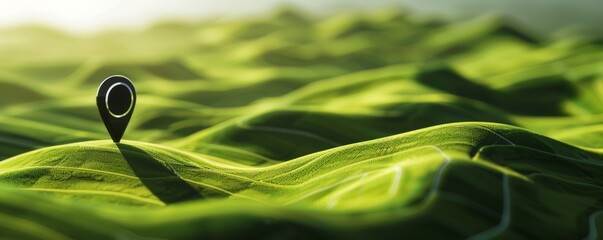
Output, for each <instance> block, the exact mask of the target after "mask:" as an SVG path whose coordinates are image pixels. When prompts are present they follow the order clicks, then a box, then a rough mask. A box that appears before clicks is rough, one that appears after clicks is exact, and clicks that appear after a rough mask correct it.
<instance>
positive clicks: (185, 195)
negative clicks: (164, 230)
mask: <svg viewBox="0 0 603 240" xmlns="http://www.w3.org/2000/svg"><path fill="white" fill-rule="evenodd" d="M116 145H117V148H118V149H119V151H120V152H121V155H122V156H123V157H124V159H125V160H126V162H127V163H128V165H130V167H131V168H132V171H133V172H134V174H135V175H136V176H137V177H138V178H140V181H141V182H142V184H144V185H145V186H146V187H147V188H148V189H149V190H150V191H151V192H152V193H153V194H154V195H155V196H157V198H159V200H161V201H162V202H164V203H166V204H170V203H177V202H182V201H188V200H193V199H201V198H204V197H203V196H202V195H201V193H200V190H197V189H195V188H194V187H193V186H192V185H190V184H189V183H188V182H186V181H185V180H183V179H181V178H180V176H178V175H177V174H176V173H175V171H174V170H173V169H170V168H168V167H167V166H166V165H164V164H162V163H161V162H159V161H158V160H157V159H155V158H154V157H152V156H151V155H149V154H148V153H146V152H145V151H143V150H141V149H139V148H137V147H134V146H132V145H128V144H124V143H116Z"/></svg>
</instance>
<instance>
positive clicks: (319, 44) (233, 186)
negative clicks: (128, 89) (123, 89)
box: [0, 10, 603, 239]
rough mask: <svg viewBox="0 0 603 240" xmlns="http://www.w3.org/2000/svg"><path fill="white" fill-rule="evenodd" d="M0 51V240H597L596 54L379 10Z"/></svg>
mask: <svg viewBox="0 0 603 240" xmlns="http://www.w3.org/2000/svg"><path fill="white" fill-rule="evenodd" d="M0 35H1V36H2V38H0V60H1V61H0V239H212V238H224V239H243V238H245V239H249V238H251V239H258V238H259V239H383V238H392V239H401V238H408V239H490V238H499V239H601V238H603V216H602V215H603V104H602V103H603V42H602V41H599V40H593V39H589V38H585V37H578V36H565V37H558V38H556V39H549V38H543V37H539V36H533V35H531V34H530V33H529V32H525V31H522V30H521V29H520V28H518V27H517V26H515V25H513V24H512V23H511V22H509V21H506V20H505V19H503V18H500V17H496V16H484V17H480V18H477V19H472V20H469V21H464V22H447V21H443V20H438V19H434V18H426V17H417V16H415V15H411V14H409V13H407V12H404V11H399V10H388V11H379V12H374V13H370V14H368V13H367V14H354V13H349V14H342V15H337V16H332V17H328V18H317V17H309V16H306V15H305V14H301V13H298V12H295V11H292V10H281V11H276V12H274V13H273V14H271V15H266V16H258V17H253V18H246V19H239V20H226V21H225V20H220V21H218V20H207V21H201V22H198V23H180V22H161V23H158V24H155V25H153V26H152V27H149V28H147V29H145V30H140V31H131V30H128V31H126V30H114V31H107V32H102V33H98V34H95V35H87V36H76V35H71V34H68V33H64V32H61V31H58V30H54V29H50V28H46V27H40V26H21V27H15V28H6V29H2V30H0ZM115 74H122V75H126V76H127V77H129V78H130V79H131V80H132V81H133V82H134V84H135V85H136V88H137V92H138V101H137V105H136V109H135V111H134V114H133V116H132V120H131V121H130V124H129V127H128V129H127V131H126V133H125V135H124V138H123V139H124V140H122V143H120V144H115V143H113V142H112V141H111V140H110V137H109V135H108V133H107V132H106V130H105V127H104V125H103V123H102V121H101V119H100V117H99V115H98V110H97V108H96V104H95V93H96V89H97V87H98V85H99V84H100V82H101V81H102V80H103V79H105V78H106V77H108V76H110V75H115Z"/></svg>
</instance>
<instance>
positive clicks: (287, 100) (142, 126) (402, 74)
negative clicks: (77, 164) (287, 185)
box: [0, 0, 603, 160]
mask: <svg viewBox="0 0 603 240" xmlns="http://www.w3.org/2000/svg"><path fill="white" fill-rule="evenodd" d="M601 9H602V8H601V6H600V4H599V3H598V2H597V1H595V0H575V1H561V0H547V1H544V0H524V1H519V0H505V1H492V0H423V1H410V0H372V1H359V0H330V1H302V0H289V1H276V0H257V1H253V3H251V2H250V1H243V0H238V1H234V0H231V1H193V0H170V1H167V0H162V1H152V2H149V1H142V0H133V1H107V0H103V1H101V0H94V1H75V0H58V1H33V0H22V1H3V0H0V36H1V37H0V136H1V137H4V140H2V139H1V138H0V142H1V141H4V142H5V143H6V145H4V146H3V149H8V150H4V152H1V153H0V154H1V156H0V157H10V156H14V155H16V154H20V153H24V152H27V151H30V150H32V149H36V148H39V147H44V146H53V145H58V144H64V143H70V142H78V141H86V140H95V139H106V138H107V135H106V131H105V129H104V126H103V125H102V124H101V123H100V121H99V118H98V110H97V109H96V106H95V102H94V96H95V93H96V90H97V87H98V84H99V83H100V82H101V81H102V80H103V79H105V78H106V77H108V76H111V75H116V74H119V75H125V76H128V77H129V78H130V79H132V80H133V81H134V82H135V85H136V90H137V93H138V96H139V98H138V104H137V107H136V111H135V112H134V116H133V117H132V121H131V122H130V124H129V127H128V132H127V133H126V135H125V136H126V137H125V138H126V139H132V140H138V141H147V142H153V143H160V144H168V145H172V146H178V147H182V148H183V149H187V150H192V151H201V150H200V149H201V148H202V147H204V146H206V145H207V144H208V143H211V144H221V145H229V146H232V147H235V148H246V149H248V150H249V151H252V152H256V153H259V154H262V155H264V156H267V157H270V158H272V159H281V160H282V159H291V158H294V157H299V156H303V155H305V154H308V153H312V152H316V151H320V150H324V149H328V148H332V147H334V146H338V145H343V144H349V143H354V142H360V141H366V140H370V139H375V138H380V137H385V136H390V135H394V134H399V133H402V132H407V131H411V130H415V129H420V128H424V127H429V126H434V125H438V124H444V123H450V122H462V121H489V122H498V123H505V124H511V125H516V126H521V127H525V128H528V129H530V130H533V131H536V132H539V133H542V134H550V135H552V134H553V133H552V132H553V131H555V130H558V129H562V128H571V127H575V126H576V125H579V124H577V121H576V119H578V118H579V119H581V120H583V119H587V120H588V124H593V125H596V124H599V123H600V122H603V120H601V119H603V118H599V117H598V114H600V113H602V112H603V105H602V104H601V101H603V100H601V99H603V78H602V77H601V76H603V72H602V71H601V67H600V66H601V63H603V54H602V52H603V44H602V42H601V41H600V40H597V39H598V38H599V37H600V36H602V30H601V29H600V28H599V27H598V24H599V23H601V22H603V21H602V20H603V19H602V16H601V14H599V13H600V12H601ZM434 112H435V113H438V117H437V118H434V117H433V113H434ZM575 118H576V119H575ZM243 120H245V121H251V122H253V124H256V125H262V126H268V127H267V128H268V129H272V130H274V129H275V128H276V129H277V130H274V131H265V129H264V131H261V132H262V133H263V135H259V134H257V131H254V130H253V129H248V128H246V127H245V126H244V125H239V122H238V121H243ZM548 121H550V124H543V123H544V122H548ZM229 124H230V125H229ZM226 126H229V127H226ZM241 126H243V127H241ZM333 126H337V128H333ZM224 129H227V130H224ZM359 129H364V130H363V131H364V132H362V133H359V131H360V130H359ZM296 131H302V132H304V134H302V135H303V136H302V137H299V138H298V139H297V138H296V139H293V138H291V136H290V135H295V134H286V133H291V132H296ZM568 131H570V130H568ZM589 132H591V133H592V136H593V138H594V137H597V136H598V135H600V134H599V133H600V132H603V129H601V130H600V132H595V131H591V130H589ZM308 133H309V134H308ZM559 134H565V133H559ZM283 135H284V136H286V137H287V139H289V140H290V142H287V143H283V144H284V145H283V146H275V145H274V144H275V142H278V141H281V140H282V139H283ZM316 136H319V137H318V138H325V137H326V138H327V139H331V140H330V141H322V142H321V141H318V142H316V141H314V140H316V139H317V137H316ZM564 136H566V138H565V140H567V139H568V138H569V137H567V136H569V135H564ZM572 137H574V138H575V139H574V140H575V141H582V140H583V139H586V138H585V137H584V135H579V136H574V135H572ZM256 138H261V139H256ZM309 139H310V140H312V141H308V140H309ZM568 141H569V140H568ZM308 142H311V143H312V144H309V143H308ZM586 142H587V143H581V144H583V145H585V146H586V144H591V145H588V146H593V145H592V144H593V143H590V142H593V141H586ZM601 144H602V145H601V146H603V141H602V143H601ZM183 146H184V147H183ZM597 147H598V145H597ZM207 151H210V150H207Z"/></svg>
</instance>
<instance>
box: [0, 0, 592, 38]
mask: <svg viewBox="0 0 603 240" xmlns="http://www.w3.org/2000/svg"><path fill="white" fill-rule="evenodd" d="M283 6H287V7H295V8H297V9H299V10H302V11H305V12H308V13H311V14H314V15H332V14H334V13H338V12H347V11H373V10H375V9H383V8H389V7H402V8H407V9H409V10H410V11H412V12H413V13H417V14H423V15H437V16H440V17H445V18H448V19H456V20H458V19H466V18H472V17H475V16H479V15H482V14H484V13H496V14H501V15H504V16H506V17H508V18H510V19H512V20H513V21H517V22H518V23H520V24H522V25H524V26H525V27H526V28H528V29H529V30H530V31H535V32H538V33H542V34H550V33H554V32H558V31H560V30H564V31H570V32H572V33H582V34H589V35H598V36H601V34H602V30H601V28H600V27H599V24H600V23H601V22H603V14H601V12H602V11H603V4H601V2H600V1H598V0H574V1H569V0H422V1H417V0H371V1H366V0H325V1H304V0H256V1H253V3H251V2H249V1H245V0H228V1H208V0H201V1H198V0H159V1H153V2H149V1H143V0H131V1H119V0H91V1H77V0H58V1H35V0H23V1H15V0H2V1H0V26H4V27H5V26H14V25H21V24H31V23H34V24H40V23H41V24H48V25H51V26H55V27H59V28H62V29H67V30H70V31H72V32H77V33H91V32H96V31H98V30H100V29H106V28H113V27H119V28H123V27H128V28H141V27H145V26H148V25H149V24H152V23H154V22H157V21H159V20H164V19H172V20H175V19H178V20H199V19H207V18H237V17H243V16H250V15H251V16H253V15H261V14H265V13H266V12H269V11H272V10H273V9H274V8H278V7H283Z"/></svg>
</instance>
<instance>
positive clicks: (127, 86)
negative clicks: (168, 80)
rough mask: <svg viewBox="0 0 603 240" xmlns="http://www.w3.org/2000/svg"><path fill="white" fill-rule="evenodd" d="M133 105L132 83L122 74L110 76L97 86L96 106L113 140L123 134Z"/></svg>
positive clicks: (134, 99) (117, 140)
mask: <svg viewBox="0 0 603 240" xmlns="http://www.w3.org/2000/svg"><path fill="white" fill-rule="evenodd" d="M135 105H136V90H135V89H134V84H132V81H130V79H128V78H126V77H124V76H119V75H115V76H110V77H108V78H107V79H105V80H104V81H103V82H102V83H101V85H100V86H99V87H98V92H96V106H98V112H99V113H100V116H101V118H102V119H103V122H104V123H105V127H107V131H109V135H111V138H112V139H113V142H116V143H118V142H119V140H121V137H122V136H123V135H124V132H125V131H126V127H127V126H128V122H130V117H132V112H134V106H135Z"/></svg>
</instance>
